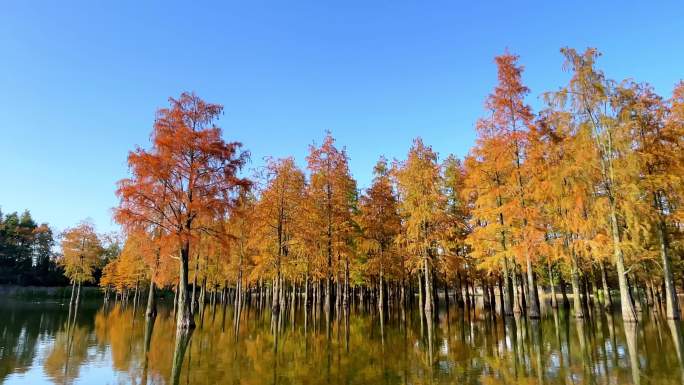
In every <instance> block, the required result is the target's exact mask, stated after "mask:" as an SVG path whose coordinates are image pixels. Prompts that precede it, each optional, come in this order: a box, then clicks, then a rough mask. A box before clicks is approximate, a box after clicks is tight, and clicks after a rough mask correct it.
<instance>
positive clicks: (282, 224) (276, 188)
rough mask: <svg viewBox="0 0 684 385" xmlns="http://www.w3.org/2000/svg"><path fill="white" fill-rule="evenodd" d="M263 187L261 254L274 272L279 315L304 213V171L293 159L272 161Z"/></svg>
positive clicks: (258, 212) (258, 210)
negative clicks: (285, 274) (285, 270)
mask: <svg viewBox="0 0 684 385" xmlns="http://www.w3.org/2000/svg"><path fill="white" fill-rule="evenodd" d="M263 179H264V180H263V184H264V185H263V188H262V189H261V191H260V196H259V198H260V199H259V201H258V203H257V205H256V212H255V213H256V218H257V223H258V224H259V226H260V228H259V232H258V236H259V237H260V238H261V240H262V242H261V250H262V252H261V254H262V255H263V256H265V257H266V258H264V259H263V262H267V263H268V264H269V266H270V267H271V270H272V271H273V302H272V310H273V314H274V315H276V316H277V314H278V312H279V309H280V308H281V307H282V306H283V302H284V300H285V299H284V294H283V291H284V288H283V284H284V282H283V271H282V270H283V265H284V264H285V263H287V259H288V258H289V257H290V252H291V249H292V243H293V239H294V236H295V234H296V233H297V232H298V229H297V223H298V222H297V220H296V217H297V216H298V215H301V214H302V205H303V199H304V189H305V187H306V181H305V177H304V173H303V172H302V171H301V170H300V169H299V168H298V167H297V166H296V165H295V162H294V159H293V158H285V159H279V160H272V159H271V160H269V161H268V163H267V165H266V167H265V170H264V176H263Z"/></svg>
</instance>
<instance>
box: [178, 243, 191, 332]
mask: <svg viewBox="0 0 684 385" xmlns="http://www.w3.org/2000/svg"><path fill="white" fill-rule="evenodd" d="M180 254H181V255H180V271H179V277H178V314H177V315H176V327H177V328H178V329H179V330H190V329H193V328H194V327H195V320H194V319H193V317H192V313H191V312H190V303H189V298H188V260H189V259H190V241H184V242H183V244H182V246H181V252H180Z"/></svg>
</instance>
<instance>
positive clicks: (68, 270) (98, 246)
mask: <svg viewBox="0 0 684 385" xmlns="http://www.w3.org/2000/svg"><path fill="white" fill-rule="evenodd" d="M61 246H62V257H61V258H60V259H59V260H58V263H59V265H60V266H62V268H64V274H65V275H66V276H67V278H69V279H70V280H71V281H72V282H88V281H91V280H92V279H93V269H94V268H95V267H96V266H97V265H98V264H99V263H100V257H101V256H102V254H103V252H104V250H103V248H102V243H101V242H100V238H99V237H98V235H97V233H95V228H94V226H93V224H92V223H90V222H87V221H83V222H81V223H79V224H78V225H77V226H76V227H73V228H70V229H67V230H65V231H64V232H63V233H62V243H61Z"/></svg>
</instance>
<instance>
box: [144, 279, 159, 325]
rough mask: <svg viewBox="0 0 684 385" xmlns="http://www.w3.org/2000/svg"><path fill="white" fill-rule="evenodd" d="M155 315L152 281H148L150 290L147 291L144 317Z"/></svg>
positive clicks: (155, 304)
mask: <svg viewBox="0 0 684 385" xmlns="http://www.w3.org/2000/svg"><path fill="white" fill-rule="evenodd" d="M156 315H157V301H156V298H155V297H154V281H151V282H150V290H148V292H147V308H146V309H145V317H147V318H152V317H154V316H156Z"/></svg>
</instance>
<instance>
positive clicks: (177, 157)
mask: <svg viewBox="0 0 684 385" xmlns="http://www.w3.org/2000/svg"><path fill="white" fill-rule="evenodd" d="M169 103H170V106H169V107H168V108H162V109H160V110H158V112H157V117H156V119H155V123H154V128H153V132H152V136H151V141H152V146H151V149H149V150H146V149H142V148H138V149H136V150H135V151H132V152H131V153H130V154H129V156H128V165H129V168H130V173H131V176H130V177H129V178H126V179H123V180H121V181H120V182H119V184H118V189H117V196H118V197H119V199H120V204H119V207H118V208H117V209H116V214H115V216H116V219H117V221H118V222H119V223H121V224H122V225H123V226H124V228H147V227H150V226H156V227H158V228H159V229H161V231H164V232H165V233H167V234H169V235H171V236H173V241H174V242H175V243H176V245H177V248H178V251H179V256H178V261H179V272H180V273H179V275H180V276H179V284H178V301H179V307H178V308H179V311H178V314H177V326H178V328H179V330H180V329H189V328H192V327H193V326H194V320H193V319H192V317H191V314H190V308H189V298H188V261H189V258H190V255H192V250H191V245H193V241H194V240H196V239H197V238H198V237H199V235H200V234H201V233H204V232H210V231H211V228H210V227H209V224H210V223H211V222H210V221H204V220H200V219H201V218H203V217H208V218H223V217H224V216H225V215H226V212H228V211H229V210H230V209H231V207H232V206H233V203H234V202H233V201H234V194H235V191H236V190H237V189H238V188H241V187H244V188H246V187H248V186H249V184H250V183H249V181H248V180H246V179H244V178H241V177H239V176H238V173H239V171H240V170H241V168H242V167H243V166H244V165H245V162H246V161H247V159H248V153H246V152H243V151H241V144H240V143H238V142H230V143H226V142H225V141H224V140H223V139H222V137H221V129H220V128H219V127H217V126H216V125H215V121H216V119H217V118H218V116H219V115H220V114H221V112H222V110H223V107H222V106H220V105H218V104H211V103H207V102H205V101H203V100H202V99H200V98H199V97H198V96H196V95H195V94H191V93H183V94H181V96H180V97H179V98H178V99H174V98H170V99H169Z"/></svg>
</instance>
